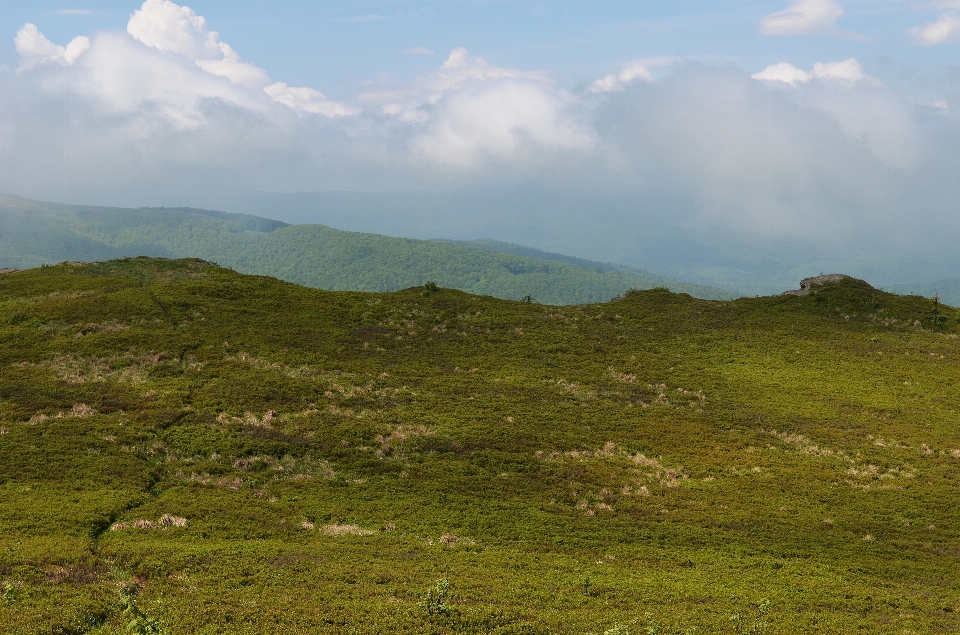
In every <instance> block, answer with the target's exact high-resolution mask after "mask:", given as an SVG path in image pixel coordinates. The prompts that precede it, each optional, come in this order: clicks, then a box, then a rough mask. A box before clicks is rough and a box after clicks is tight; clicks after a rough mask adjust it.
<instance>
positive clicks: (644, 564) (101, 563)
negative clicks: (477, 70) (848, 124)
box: [0, 228, 960, 635]
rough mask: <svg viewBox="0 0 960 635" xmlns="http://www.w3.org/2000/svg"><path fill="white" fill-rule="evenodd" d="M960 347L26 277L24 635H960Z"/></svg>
mask: <svg viewBox="0 0 960 635" xmlns="http://www.w3.org/2000/svg"><path fill="white" fill-rule="evenodd" d="M284 229H286V228H284ZM276 231H283V230H276ZM274 233H275V232H274ZM958 334H960V311H957V310H954V309H952V308H949V307H941V308H940V309H939V310H938V311H937V312H934V307H933V305H932V303H931V302H930V301H929V300H925V299H923V298H917V297H901V296H895V295H891V294H887V293H883V292H880V291H878V290H876V289H873V288H871V287H870V286H869V285H867V284H866V283H864V282H861V281H858V280H853V279H844V280H841V281H839V282H835V283H829V284H828V285H826V286H824V287H821V288H819V289H817V290H816V292H815V293H811V294H809V295H806V296H802V297H800V296H777V297H768V298H755V299H754V298H750V299H740V300H736V301H732V302H713V301H704V300H697V299H693V298H691V297H689V296H686V295H676V294H671V293H669V292H666V291H663V290H651V291H641V292H635V293H631V294H628V295H627V296H626V297H624V298H623V299H620V300H617V301H613V302H608V303H603V304H593V305H582V306H573V307H556V306H548V305H536V304H529V303H523V302H514V301H508V300H498V299H495V298H490V297H477V296H474V295H469V294H466V293H463V292H460V291H454V290H447V289H435V290H433V289H428V288H416V289H408V290H405V291H400V292H395V293H357V292H331V291H322V290H317V289H309V288H304V287H301V286H297V285H293V284H289V283H285V282H281V281H278V280H276V279H272V278H267V277H254V276H247V275H242V274H239V273H236V272H234V271H230V270H227V269H222V268H219V267H216V266H213V265H210V264H208V263H205V262H202V261H198V260H179V261H169V260H155V259H148V258H138V259H127V260H117V261H110V262H104V263H100V264H91V265H76V266H75V265H68V264H63V265H58V266H50V267H44V268H38V269H33V270H29V271H21V272H14V273H5V274H0V593H2V596H3V597H2V598H0V632H2V633H5V634H6V633H11V634H26V633H31V634H34V633H50V634H53V633H57V634H77V633H86V634H91V635H103V634H107V633H116V634H119V633H125V632H139V633H169V634H172V635H186V634H200V633H204V634H213V633H217V634H220V633H250V634H254V633H291V634H297V633H304V634H306V633H311V634H316V633H330V634H334V633H336V634H347V633H416V634H421V633H431V634H438V635H439V634H453V633H496V634H500V635H506V634H544V635H546V634H553V633H571V634H574V633H575V634H578V635H579V634H587V633H594V634H596V635H600V634H606V635H623V634H625V633H633V634H637V633H664V634H666V633H670V634H673V633H701V634H705V633H728V634H734V633H754V634H758V633H767V634H772V633H778V634H788V633H877V634H880V633H884V634H886V633H952V632H957V630H958V629H960V576H958V575H957V570H958V557H960V521H958V516H957V509H958V508H960V480H958V477H960V418H958V417H960V413H958V407H957V404H958V403H960V363H958V362H960V339H958Z"/></svg>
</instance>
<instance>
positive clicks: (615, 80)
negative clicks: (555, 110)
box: [587, 60, 653, 93]
mask: <svg viewBox="0 0 960 635" xmlns="http://www.w3.org/2000/svg"><path fill="white" fill-rule="evenodd" d="M648 67H649V62H646V61H643V60H639V61H636V62H630V63H629V64H626V65H624V66H623V68H622V69H621V70H620V72H619V73H617V74H616V75H614V74H610V75H606V76H604V77H602V78H600V79H597V80H594V81H593V82H591V83H590V85H589V86H588V87H587V92H590V93H610V92H614V91H619V90H623V89H624V87H625V86H626V85H627V84H629V83H630V82H632V81H634V80H635V79H645V80H648V81H649V80H651V79H653V75H652V74H651V73H650V70H649V68H648Z"/></svg>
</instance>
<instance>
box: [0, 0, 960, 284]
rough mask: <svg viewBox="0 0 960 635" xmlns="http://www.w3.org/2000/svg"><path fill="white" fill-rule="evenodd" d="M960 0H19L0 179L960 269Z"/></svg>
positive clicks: (770, 278)
mask: <svg viewBox="0 0 960 635" xmlns="http://www.w3.org/2000/svg"><path fill="white" fill-rule="evenodd" d="M954 4H955V3H949V2H948V3H913V4H908V3H892V4H890V5H889V6H887V7H885V9H884V10H883V11H879V12H878V11H874V10H873V9H871V8H870V6H869V4H868V3H852V2H841V1H838V0H797V1H795V2H792V3H789V2H783V1H782V0H761V1H760V2H756V3H713V4H712V5H711V4H710V3H707V4H706V5H705V4H704V3H695V2H676V3H659V4H655V5H651V4H649V3H636V2H621V3H547V4H544V3H539V2H525V1H516V2H505V3H492V4H491V3H431V2H415V1H413V0H407V1H403V2H397V3H393V4H391V5H390V6H391V7H393V9H391V10H390V11H387V10H386V9H384V8H383V6H381V5H380V4H378V3H367V2H359V3H357V2H325V3H286V4H282V5H281V4H278V3H273V4H270V5H269V9H266V8H264V7H265V5H262V4H261V3H254V2H235V3H230V4H229V5H223V4H218V3H214V2H210V1H209V0H201V1H200V2H198V3H194V4H193V6H191V7H186V6H181V5H178V4H176V3H173V2H170V1H169V0H146V1H145V2H142V3H140V2H139V1H137V2H130V1H129V0H127V1H121V0H104V1H103V2H100V3H99V4H98V5H97V6H98V9H97V10H96V11H93V10H89V9H86V8H84V7H80V6H77V7H73V8H67V9H63V10H60V11H58V12H51V11H45V10H42V9H39V8H38V7H40V6H44V5H37V4H36V3H34V2H30V3H27V2H7V3H4V5H3V8H2V9H0V11H3V17H4V20H3V22H2V27H0V85H2V90H0V113H3V114H2V121H0V147H2V148H3V152H2V153H0V191H6V192H12V193H16V194H19V195H23V196H28V197H30V198H34V199H42V200H55V201H59V202H64V203H83V204H94V205H116V206H125V207H141V206H168V207H169V206H174V207H181V206H189V207H204V208H212V209H222V210H225V211H228V212H245V213H251V214H255V215H258V216H266V217H271V218H277V219H280V220H286V221H290V220H293V219H294V217H295V219H296V220H297V222H311V223H324V224H328V225H333V226H336V227H341V228H345V229H351V230H357V231H365V232H377V233H384V234H392V235H400V236H406V237H415V238H453V239H476V238H492V239H496V240H501V241H507V242H515V243H522V244H527V245H530V246H532V247H535V248H538V249H544V250H547V251H552V252H560V253H565V254H570V255H574V256H578V257H581V258H587V259H591V260H601V261H610V260H613V261H617V262H621V263H624V264H626V265H630V266H634V267H641V268H644V269H647V270H652V271H656V272H657V273H659V274H662V275H669V276H671V277H674V278H683V279H690V280H699V281H702V282H709V283H711V284H723V285H726V286H728V287H731V288H734V287H735V288H741V289H743V290H745V291H748V292H751V291H752V292H758V293H760V292H773V291H776V290H779V289H782V288H785V287H787V286H793V284H795V282H796V280H797V279H798V278H801V277H803V276H806V275H812V274H817V273H820V272H826V271H835V270H840V271H847V272H850V273H851V274H854V275H858V276H860V277H865V278H868V279H870V280H871V281H872V282H874V283H875V284H880V285H891V284H904V283H926V282H929V281H931V280H936V279H942V278H948V277H951V276H956V275H958V274H960V255H958V252H957V251H956V250H955V249H954V248H953V246H954V245H955V244H956V243H957V241H958V239H960V217H958V215H957V213H956V209H957V206H956V203H957V201H958V200H960V180H958V179H957V178H956V175H957V174H960V155H958V153H957V152H956V148H957V147H958V145H960V110H958V108H957V105H958V103H960V75H958V74H957V72H956V66H955V64H956V59H955V54H954V53H955V48H954V47H955V45H956V42H957V41H960V26H958V25H960V14H958V13H957V8H956V6H954ZM530 183H532V184H534V185H523V184H530ZM284 192H319V193H313V194H283V193H284Z"/></svg>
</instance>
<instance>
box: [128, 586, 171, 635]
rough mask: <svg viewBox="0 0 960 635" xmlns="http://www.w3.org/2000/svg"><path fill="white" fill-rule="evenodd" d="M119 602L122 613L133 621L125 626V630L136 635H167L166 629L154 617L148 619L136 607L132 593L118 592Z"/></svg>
mask: <svg viewBox="0 0 960 635" xmlns="http://www.w3.org/2000/svg"><path fill="white" fill-rule="evenodd" d="M120 600H121V601H122V602H123V604H124V607H123V613H124V614H125V615H129V616H130V617H132V618H133V619H132V620H131V621H130V623H129V624H127V630H128V631H130V632H131V633H136V634H137V635H167V629H165V628H164V627H163V624H162V623H161V622H160V620H158V619H157V618H155V617H150V616H149V615H147V613H146V612H145V611H144V610H143V609H141V608H140V607H139V606H137V598H136V596H135V595H134V594H133V593H129V592H128V591H127V590H126V589H124V590H123V591H121V592H120Z"/></svg>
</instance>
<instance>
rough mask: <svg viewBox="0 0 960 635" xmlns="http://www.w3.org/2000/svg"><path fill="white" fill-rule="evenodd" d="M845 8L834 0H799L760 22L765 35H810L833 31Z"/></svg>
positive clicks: (761, 31)
mask: <svg viewBox="0 0 960 635" xmlns="http://www.w3.org/2000/svg"><path fill="white" fill-rule="evenodd" d="M842 15H843V7H841V6H840V5H839V4H837V3H836V2H835V1H834V0H797V1H796V2H794V3H793V4H791V5H790V6H789V7H788V8H787V9H786V10H784V11H777V12H776V13H771V14H770V15H768V16H766V17H765V18H763V19H762V20H761V21H760V33H762V34H763V35H809V34H811V33H825V32H829V31H832V30H833V29H834V25H835V24H836V22H837V20H838V19H839V18H840V16H842Z"/></svg>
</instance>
